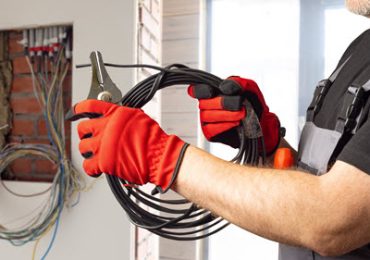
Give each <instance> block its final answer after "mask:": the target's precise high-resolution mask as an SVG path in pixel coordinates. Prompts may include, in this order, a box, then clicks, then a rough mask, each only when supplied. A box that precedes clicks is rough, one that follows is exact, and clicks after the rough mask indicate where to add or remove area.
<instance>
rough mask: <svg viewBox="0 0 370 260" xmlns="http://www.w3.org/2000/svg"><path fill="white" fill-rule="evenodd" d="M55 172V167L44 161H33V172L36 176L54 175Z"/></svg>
mask: <svg viewBox="0 0 370 260" xmlns="http://www.w3.org/2000/svg"><path fill="white" fill-rule="evenodd" d="M56 171H57V165H56V164H55V163H53V162H51V161H49V160H46V159H36V160H35V170H34V173H36V174H55V172H56Z"/></svg>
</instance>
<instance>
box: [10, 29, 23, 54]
mask: <svg viewBox="0 0 370 260" xmlns="http://www.w3.org/2000/svg"><path fill="white" fill-rule="evenodd" d="M10 35H11V36H10V37H9V53H11V54H13V53H19V52H23V51H24V48H23V45H22V44H20V43H19V42H20V41H21V40H22V39H23V35H22V33H15V34H10Z"/></svg>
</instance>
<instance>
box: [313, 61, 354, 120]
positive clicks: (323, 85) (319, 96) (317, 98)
mask: <svg viewBox="0 0 370 260" xmlns="http://www.w3.org/2000/svg"><path fill="white" fill-rule="evenodd" d="M350 58H351V56H349V57H348V58H347V59H346V60H345V61H344V62H343V63H342V64H341V65H340V66H338V67H337V69H336V70H335V71H334V72H333V73H332V74H331V76H330V77H329V78H327V79H323V80H321V81H319V83H318V84H317V86H316V89H315V93H314V95H313V99H312V101H311V104H310V105H309V106H308V108H307V116H306V121H307V122H313V119H314V117H315V115H316V114H317V113H318V112H319V111H320V109H321V105H322V103H323V101H324V98H325V96H326V94H327V93H328V91H329V89H330V87H331V86H332V85H333V82H334V81H335V80H336V78H337V77H338V75H339V73H340V72H341V71H342V69H343V67H344V66H345V65H346V64H347V62H348V61H349V59H350Z"/></svg>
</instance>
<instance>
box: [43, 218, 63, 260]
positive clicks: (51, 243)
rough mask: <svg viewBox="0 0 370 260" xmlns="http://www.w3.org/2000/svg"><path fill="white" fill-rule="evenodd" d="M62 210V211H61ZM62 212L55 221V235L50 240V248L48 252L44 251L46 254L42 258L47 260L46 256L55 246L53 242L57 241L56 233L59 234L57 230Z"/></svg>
mask: <svg viewBox="0 0 370 260" xmlns="http://www.w3.org/2000/svg"><path fill="white" fill-rule="evenodd" d="M60 212H61V211H60ZM60 212H59V214H58V217H57V220H56V222H55V228H54V232H53V237H52V238H51V240H50V243H49V246H48V249H47V250H46V252H45V253H44V255H43V256H42V257H41V260H45V259H46V256H47V255H48V254H49V252H50V250H51V248H52V247H53V244H54V241H55V238H56V235H57V232H58V227H59V219H60Z"/></svg>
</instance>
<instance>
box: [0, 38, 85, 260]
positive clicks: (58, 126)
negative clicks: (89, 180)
mask: <svg viewBox="0 0 370 260" xmlns="http://www.w3.org/2000/svg"><path fill="white" fill-rule="evenodd" d="M64 46H65V45H64V44H61V45H60V46H59V47H58V50H57V52H55V53H54V54H55V56H53V57H50V56H49V55H47V54H46V53H44V54H45V55H40V56H37V57H34V56H31V55H29V53H27V54H28V55H27V56H26V59H27V62H28V65H29V68H30V71H31V75H32V81H33V88H34V94H35V96H36V98H37V100H38V102H39V104H40V106H41V108H42V110H43V112H44V117H45V120H46V125H47V130H48V136H49V140H50V142H51V145H44V144H9V145H7V146H6V147H4V149H3V150H2V151H1V152H0V172H4V170H5V168H6V167H7V166H8V165H9V164H10V163H11V162H12V161H14V160H15V159H17V158H20V157H24V156H39V157H40V156H41V157H44V158H46V159H48V160H50V161H51V162H52V163H54V164H55V165H56V166H57V172H56V174H55V176H54V179H53V182H52V183H51V186H50V188H48V189H47V190H45V191H43V192H38V193H35V194H19V193H17V192H14V191H11V190H10V189H9V188H8V187H7V186H6V185H5V183H4V182H3V181H1V183H2V184H3V186H4V188H5V189H6V190H8V191H9V192H11V193H12V194H13V195H16V196H20V197H34V196H39V195H42V194H47V193H48V199H47V200H46V201H45V202H44V204H43V205H42V206H40V207H38V208H37V209H35V211H34V212H32V213H31V214H29V215H28V216H27V222H26V223H25V224H24V225H21V226H19V227H16V228H7V227H5V225H4V224H3V225H1V226H0V239H6V240H9V241H10V242H11V243H12V244H13V245H16V246H20V245H23V244H25V243H27V242H29V241H34V240H37V242H38V241H39V239H40V238H42V236H44V235H45V234H46V233H47V232H48V231H49V230H51V228H52V227H53V226H54V233H53V235H52V239H51V242H50V244H49V247H48V248H47V250H46V252H45V253H44V255H43V257H42V259H44V258H45V257H46V255H47V254H48V252H49V251H50V249H51V246H52V244H53V242H54V239H55V236H56V233H57V229H58V225H59V220H60V216H61V212H62V210H63V208H64V206H65V205H66V206H73V203H75V202H76V200H78V198H79V197H78V196H79V191H81V189H82V188H83V186H84V182H83V179H81V175H80V174H79V173H78V172H77V170H76V169H75V167H74V166H73V165H72V163H71V161H70V160H69V158H68V156H67V153H66V148H65V147H66V143H65V135H64V106H63V88H62V83H63V81H64V79H65V77H66V75H67V73H68V67H69V62H68V60H67V57H66V53H65V48H64ZM29 57H31V59H30V58H29ZM34 68H36V70H37V71H36V72H35V71H34ZM36 246H37V243H36V244H35V248H34V253H33V257H34V256H35V250H36Z"/></svg>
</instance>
